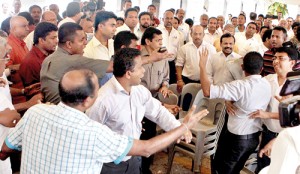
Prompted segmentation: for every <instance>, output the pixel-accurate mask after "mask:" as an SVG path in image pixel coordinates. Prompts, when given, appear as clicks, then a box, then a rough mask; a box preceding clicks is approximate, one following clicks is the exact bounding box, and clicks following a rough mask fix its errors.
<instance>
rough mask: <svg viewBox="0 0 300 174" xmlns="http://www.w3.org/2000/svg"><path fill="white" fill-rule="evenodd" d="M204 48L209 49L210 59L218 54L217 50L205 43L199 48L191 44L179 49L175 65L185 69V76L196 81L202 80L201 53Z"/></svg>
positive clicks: (183, 71)
mask: <svg viewBox="0 0 300 174" xmlns="http://www.w3.org/2000/svg"><path fill="white" fill-rule="evenodd" d="M204 48H206V49H208V53H209V55H208V56H209V57H210V56H211V55H212V54H215V53H216V49H215V48H214V47H213V46H212V45H211V44H209V43H207V42H205V41H203V42H202V44H201V45H200V47H199V48H197V47H196V45H195V44H194V43H193V42H189V43H187V44H185V45H184V46H182V47H181V48H180V49H179V51H178V56H177V59H176V64H175V65H176V66H180V67H183V69H182V75H183V76H185V77H187V78H189V79H191V80H196V81H198V80H199V79H200V68H199V60H200V56H199V52H202V50H203V49H204Z"/></svg>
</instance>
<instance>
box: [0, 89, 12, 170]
mask: <svg viewBox="0 0 300 174" xmlns="http://www.w3.org/2000/svg"><path fill="white" fill-rule="evenodd" d="M7 86H8V85H7ZM6 108H9V109H14V106H13V105H12V103H11V99H9V98H7V96H6V94H4V93H3V91H0V111H3V110H5V109H6ZM10 129H11V128H8V127H5V126H3V125H1V124H0V144H1V145H2V144H3V142H4V140H5V138H6V136H7V135H8V132H9V130H10ZM11 173H12V170H11V164H10V159H9V158H7V159H6V160H4V161H2V160H0V174H11Z"/></svg>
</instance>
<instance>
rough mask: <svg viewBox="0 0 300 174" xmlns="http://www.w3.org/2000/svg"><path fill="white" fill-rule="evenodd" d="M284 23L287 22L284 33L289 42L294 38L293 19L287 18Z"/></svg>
mask: <svg viewBox="0 0 300 174" xmlns="http://www.w3.org/2000/svg"><path fill="white" fill-rule="evenodd" d="M286 21H287V24H288V25H287V28H286V31H287V34H288V40H291V39H292V38H293V37H294V32H293V29H292V25H293V23H294V19H293V18H292V17H288V18H286Z"/></svg>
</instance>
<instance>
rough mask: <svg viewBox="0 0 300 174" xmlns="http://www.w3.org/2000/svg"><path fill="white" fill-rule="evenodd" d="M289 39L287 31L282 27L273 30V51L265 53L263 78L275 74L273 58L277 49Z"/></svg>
mask: <svg viewBox="0 0 300 174" xmlns="http://www.w3.org/2000/svg"><path fill="white" fill-rule="evenodd" d="M286 39H287V31H286V29H285V28H283V27H281V26H276V27H274V28H273V31H272V35H271V47H272V48H271V49H269V50H268V51H266V52H265V54H264V56H263V59H264V66H263V67H264V69H263V72H262V75H263V76H266V75H268V74H274V73H275V70H274V67H273V57H274V55H275V52H276V49H277V48H280V47H282V44H283V43H284V42H285V41H286Z"/></svg>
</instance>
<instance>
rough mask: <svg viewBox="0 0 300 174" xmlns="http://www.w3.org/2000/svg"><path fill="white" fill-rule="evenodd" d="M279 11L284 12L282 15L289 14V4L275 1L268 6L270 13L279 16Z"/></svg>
mask: <svg viewBox="0 0 300 174" xmlns="http://www.w3.org/2000/svg"><path fill="white" fill-rule="evenodd" d="M277 12H282V16H283V17H284V16H285V15H287V14H289V11H288V9H287V5H286V4H283V3H280V2H274V3H273V4H272V5H270V6H269V7H268V14H272V15H275V16H277Z"/></svg>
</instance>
